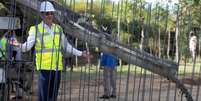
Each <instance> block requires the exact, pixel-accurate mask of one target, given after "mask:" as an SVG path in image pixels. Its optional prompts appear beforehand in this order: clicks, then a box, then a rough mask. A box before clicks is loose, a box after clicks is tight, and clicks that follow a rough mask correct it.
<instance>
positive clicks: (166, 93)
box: [11, 72, 201, 101]
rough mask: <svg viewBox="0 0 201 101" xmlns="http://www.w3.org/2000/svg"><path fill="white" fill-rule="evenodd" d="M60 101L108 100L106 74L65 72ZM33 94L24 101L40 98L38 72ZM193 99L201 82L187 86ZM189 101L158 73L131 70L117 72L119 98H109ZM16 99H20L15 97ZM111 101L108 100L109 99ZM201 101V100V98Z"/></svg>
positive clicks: (127, 100) (146, 100)
mask: <svg viewBox="0 0 201 101" xmlns="http://www.w3.org/2000/svg"><path fill="white" fill-rule="evenodd" d="M62 77H63V78H62V82H61V85H60V90H59V96H58V101H104V100H103V99H99V97H100V96H101V95H102V94H103V78H102V77H103V76H102V73H100V75H98V74H96V73H78V72H73V73H69V72H68V73H64V74H63V75H62ZM34 78H35V80H34V82H33V93H32V94H31V95H27V94H25V97H24V99H23V100H17V101H37V89H36V88H37V74H35V76H34ZM186 87H187V88H188V90H189V91H191V92H192V95H193V99H194V100H196V99H199V98H200V96H201V94H200V93H199V92H200V89H199V87H200V86H199V85H196V86H191V85H186ZM181 100H182V101H186V99H185V97H184V96H182V95H181V92H180V90H179V89H177V88H176V87H175V84H174V83H171V82H169V81H168V80H166V79H165V78H162V77H160V76H157V75H135V74H133V73H131V74H130V75H129V78H128V74H127V73H122V74H120V73H118V75H117V98H116V99H110V100H109V101H181ZM11 101H16V100H11ZM106 101H107V100H106ZM197 101H199V100H197Z"/></svg>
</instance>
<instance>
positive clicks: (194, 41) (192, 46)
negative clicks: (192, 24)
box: [189, 31, 197, 60]
mask: <svg viewBox="0 0 201 101" xmlns="http://www.w3.org/2000/svg"><path fill="white" fill-rule="evenodd" d="M196 47H197V36H196V35H195V33H194V32H193V31H191V32H190V39H189V50H190V53H191V56H192V59H193V60H194V59H195V56H196Z"/></svg>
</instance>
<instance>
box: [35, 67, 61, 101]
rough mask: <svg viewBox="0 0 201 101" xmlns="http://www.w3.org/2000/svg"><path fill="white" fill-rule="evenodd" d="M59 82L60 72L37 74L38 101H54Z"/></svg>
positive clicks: (41, 72) (45, 71) (43, 71)
mask: <svg viewBox="0 0 201 101" xmlns="http://www.w3.org/2000/svg"><path fill="white" fill-rule="evenodd" d="M60 80H61V72H60V71H48V70H41V71H40V72H39V85H38V86H39V87H38V99H39V100H38V101H56V100H57V95H58V91H59V85H60Z"/></svg>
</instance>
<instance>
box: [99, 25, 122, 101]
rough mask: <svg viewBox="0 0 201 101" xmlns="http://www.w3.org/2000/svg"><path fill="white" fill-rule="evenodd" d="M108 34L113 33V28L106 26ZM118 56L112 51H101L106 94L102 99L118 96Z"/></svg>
mask: <svg viewBox="0 0 201 101" xmlns="http://www.w3.org/2000/svg"><path fill="white" fill-rule="evenodd" d="M106 29H107V30H108V31H107V33H108V34H111V28H106ZM117 65H118V58H117V57H115V56H114V55H112V54H111V53H107V52H103V53H101V60H100V66H101V68H103V76H104V85H103V86H104V94H103V95H102V96H101V97H100V98H101V99H109V98H116V67H117Z"/></svg>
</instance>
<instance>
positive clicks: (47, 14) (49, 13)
mask: <svg viewBox="0 0 201 101" xmlns="http://www.w3.org/2000/svg"><path fill="white" fill-rule="evenodd" d="M44 14H45V15H46V16H49V15H53V14H54V13H53V12H44Z"/></svg>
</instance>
